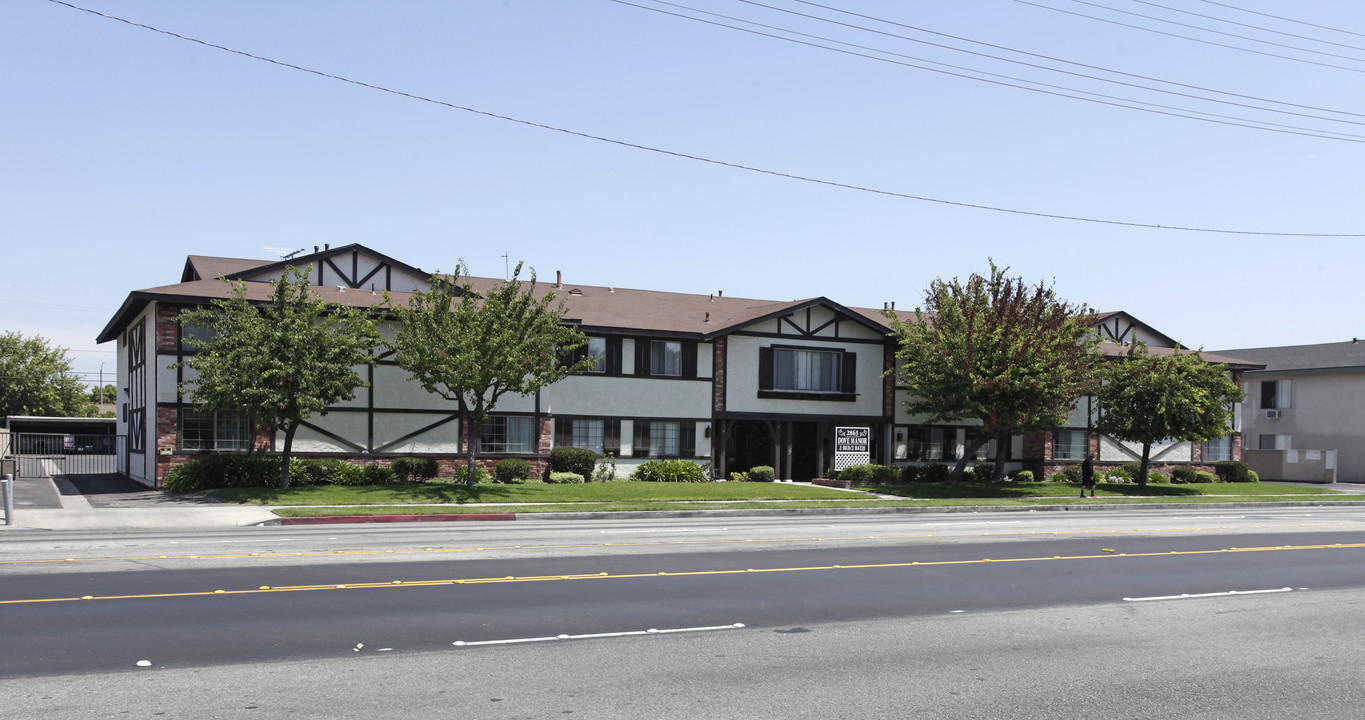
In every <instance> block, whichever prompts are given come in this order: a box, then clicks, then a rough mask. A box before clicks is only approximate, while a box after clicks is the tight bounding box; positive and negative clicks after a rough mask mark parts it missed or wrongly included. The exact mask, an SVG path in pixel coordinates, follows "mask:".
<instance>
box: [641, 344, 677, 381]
mask: <svg viewBox="0 0 1365 720" xmlns="http://www.w3.org/2000/svg"><path fill="white" fill-rule="evenodd" d="M649 374H650V375H654V376H656V377H657V376H663V377H680V376H681V375H682V343H681V342H678V341H676V340H655V341H653V342H651V343H650V344H649Z"/></svg>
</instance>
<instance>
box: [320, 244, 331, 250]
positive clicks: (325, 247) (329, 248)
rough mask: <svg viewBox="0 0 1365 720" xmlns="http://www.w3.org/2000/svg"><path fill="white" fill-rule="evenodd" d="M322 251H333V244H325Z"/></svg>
mask: <svg viewBox="0 0 1365 720" xmlns="http://www.w3.org/2000/svg"><path fill="white" fill-rule="evenodd" d="M322 249H323V250H331V249H332V243H323V244H322Z"/></svg>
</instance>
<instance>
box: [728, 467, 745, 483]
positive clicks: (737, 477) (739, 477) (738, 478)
mask: <svg viewBox="0 0 1365 720" xmlns="http://www.w3.org/2000/svg"><path fill="white" fill-rule="evenodd" d="M730 480H731V481H732V482H749V473H746V472H739V471H738V470H736V471H735V472H732V473H730Z"/></svg>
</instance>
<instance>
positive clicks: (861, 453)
mask: <svg viewBox="0 0 1365 720" xmlns="http://www.w3.org/2000/svg"><path fill="white" fill-rule="evenodd" d="M871 448H872V428H869V427H836V428H834V469H835V470H843V469H844V468H846V467H848V466H850V465H866V464H868V463H869V462H871V461H872V452H871Z"/></svg>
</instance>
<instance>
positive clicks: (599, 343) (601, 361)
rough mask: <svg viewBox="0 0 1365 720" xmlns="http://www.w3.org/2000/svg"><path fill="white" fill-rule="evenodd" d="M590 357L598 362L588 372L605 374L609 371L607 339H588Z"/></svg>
mask: <svg viewBox="0 0 1365 720" xmlns="http://www.w3.org/2000/svg"><path fill="white" fill-rule="evenodd" d="M588 357H590V358H593V359H594V360H596V361H597V364H596V365H593V366H592V368H591V369H590V370H587V372H590V373H605V372H606V371H607V339H606V338H600V337H590V338H588Z"/></svg>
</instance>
